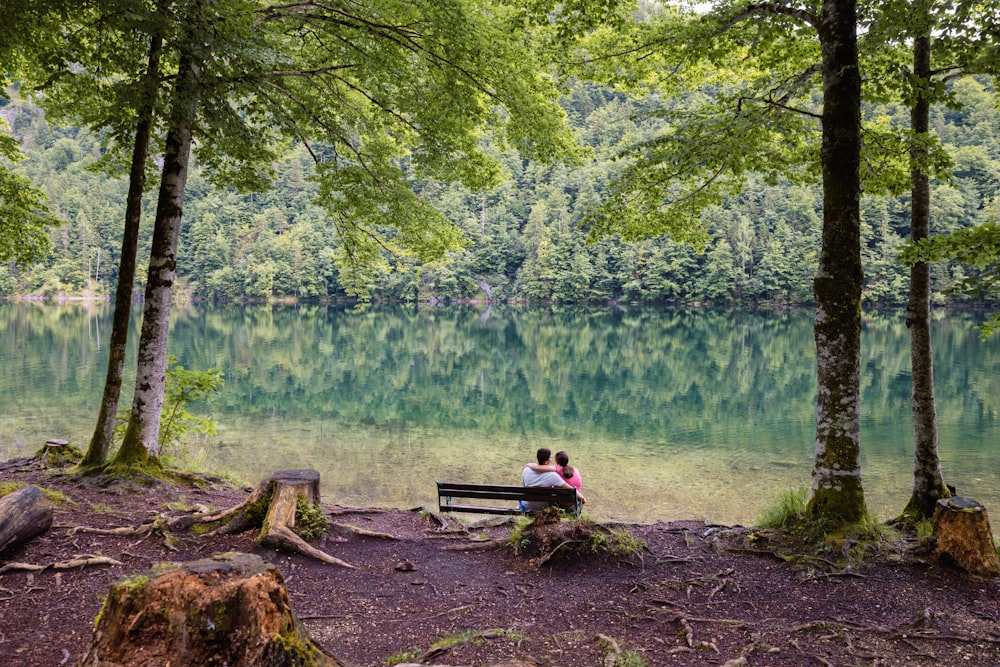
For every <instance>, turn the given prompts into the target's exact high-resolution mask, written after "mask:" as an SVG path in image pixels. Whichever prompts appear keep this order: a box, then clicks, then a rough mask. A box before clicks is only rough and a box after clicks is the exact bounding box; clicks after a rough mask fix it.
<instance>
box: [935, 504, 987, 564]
mask: <svg viewBox="0 0 1000 667" xmlns="http://www.w3.org/2000/svg"><path fill="white" fill-rule="evenodd" d="M932 537H933V540H934V550H935V552H936V553H937V554H938V555H940V556H943V557H944V558H945V559H947V560H949V561H951V562H952V563H954V564H955V565H957V566H958V567H960V568H962V569H963V570H965V571H966V572H971V573H972V574H977V575H980V576H987V577H995V576H997V575H1000V561H998V560H997V548H996V545H995V544H994V543H993V532H992V530H990V519H989V516H987V514H986V508H985V507H983V506H982V505H980V504H979V503H977V502H976V501H975V500H972V499H971V498H945V499H942V500H939V501H938V502H937V504H936V505H935V509H934V532H933V534H932Z"/></svg>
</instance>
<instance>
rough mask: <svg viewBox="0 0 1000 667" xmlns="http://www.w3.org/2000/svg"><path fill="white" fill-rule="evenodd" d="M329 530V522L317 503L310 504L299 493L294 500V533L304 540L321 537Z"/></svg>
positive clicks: (321, 507) (321, 506)
mask: <svg viewBox="0 0 1000 667" xmlns="http://www.w3.org/2000/svg"><path fill="white" fill-rule="evenodd" d="M328 530H330V521H329V519H327V517H326V511H325V510H324V509H323V505H321V504H320V503H319V502H315V503H310V502H309V501H308V500H307V499H306V496H305V494H302V493H300V494H299V497H298V498H296V500H295V532H296V533H298V534H299V535H301V536H302V537H303V538H305V539H307V540H308V539H311V538H313V537H318V536H320V535H323V534H324V533H326V532H327V531H328Z"/></svg>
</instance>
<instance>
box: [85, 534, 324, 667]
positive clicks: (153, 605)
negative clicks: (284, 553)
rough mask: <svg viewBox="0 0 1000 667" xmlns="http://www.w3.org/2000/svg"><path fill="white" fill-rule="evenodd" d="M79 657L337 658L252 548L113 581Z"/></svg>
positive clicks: (113, 664) (276, 662) (236, 661)
mask: <svg viewBox="0 0 1000 667" xmlns="http://www.w3.org/2000/svg"><path fill="white" fill-rule="evenodd" d="M81 664H82V665H93V666H94V667H96V666H97V665H101V666H104V667H118V666H121V667H125V666H127V667H143V666H150V667H152V666H154V665H156V666H161V665H171V666H172V667H203V666H205V665H228V666H229V667H279V666H280V667H284V666H287V665H298V666H301V667H307V666H316V667H321V666H323V667H325V666H333V665H343V663H342V662H340V661H339V660H337V659H336V658H335V657H333V656H332V655H330V654H329V653H327V652H326V651H325V650H324V649H323V648H322V647H321V646H319V645H318V644H316V643H315V642H313V640H312V639H311V638H310V637H309V634H308V632H306V629H305V628H304V627H303V626H302V625H301V623H300V622H299V621H298V619H297V618H296V617H295V613H294V612H293V611H292V607H291V603H290V601H289V598H288V590H287V588H286V587H285V582H284V579H283V578H282V576H281V573H280V572H279V571H278V569H277V568H276V567H275V566H274V565H270V564H265V563H264V562H263V561H262V560H261V559H260V557H259V556H256V555H252V554H241V553H226V554H217V555H216V556H214V557H213V558H210V559H205V560H199V561H194V562H189V563H161V564H160V565H159V566H157V567H155V568H154V569H152V570H151V571H150V572H148V573H147V574H145V575H140V576H135V577H131V578H129V579H126V580H125V581H122V582H120V583H117V584H115V585H114V586H113V587H112V588H111V591H110V592H109V593H108V596H107V598H106V600H105V602H104V608H103V609H102V610H101V614H100V617H99V619H98V623H97V629H96V630H95V632H94V639H93V642H92V644H91V647H90V650H89V651H88V653H87V656H86V657H85V658H84V660H83V662H82V663H81Z"/></svg>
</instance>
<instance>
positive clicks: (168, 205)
mask: <svg viewBox="0 0 1000 667" xmlns="http://www.w3.org/2000/svg"><path fill="white" fill-rule="evenodd" d="M199 70H200V66H199V62H198V61H197V60H196V59H195V58H194V57H192V56H191V55H184V56H182V57H181V61H180V66H179V71H178V75H177V83H176V85H175V88H174V100H173V109H172V112H171V119H170V123H171V125H170V129H169V130H168V132H167V138H166V143H165V146H164V154H163V172H162V177H161V180H160V191H159V196H158V199H157V205H156V221H155V225H154V229H153V244H152V248H151V251H150V257H149V272H148V276H147V282H146V300H145V307H144V309H143V313H142V329H141V332H140V336H139V355H138V356H139V359H138V365H137V367H136V378H135V394H134V396H133V399H132V414H131V416H130V418H129V423H128V428H127V429H126V431H125V438H124V440H123V442H122V446H121V449H119V450H118V454H117V455H116V456H115V460H114V463H115V464H116V465H125V466H135V465H142V464H143V463H145V462H146V461H147V460H148V459H149V458H150V457H152V458H156V457H157V456H158V455H159V433H160V411H161V410H162V408H163V391H164V384H165V382H166V372H167V335H168V333H169V330H170V303H171V298H172V295H173V286H174V280H175V278H176V277H177V239H178V237H179V235H180V228H181V216H182V214H183V210H184V190H185V188H186V185H187V175H188V163H189V161H190V156H191V140H192V129H193V125H194V119H195V114H196V111H197V108H198V97H199V82H198V72H199Z"/></svg>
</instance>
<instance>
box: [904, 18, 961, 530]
mask: <svg viewBox="0 0 1000 667" xmlns="http://www.w3.org/2000/svg"><path fill="white" fill-rule="evenodd" d="M913 74H914V79H915V81H916V85H917V86H918V91H919V92H918V94H917V98H916V100H915V102H914V104H913V107H912V108H911V109H910V128H911V130H912V131H913V134H914V138H915V139H916V141H915V143H914V145H913V148H912V149H911V150H910V162H911V171H910V181H911V193H912V202H911V206H910V238H911V239H913V240H914V241H918V240H920V239H926V238H928V237H929V236H930V231H931V186H930V177H929V175H928V173H927V168H928V164H927V162H928V160H927V157H928V156H927V147H926V143H925V140H926V138H927V135H928V131H929V129H930V109H931V104H930V99H929V97H928V93H927V90H926V88H925V86H928V85H929V84H930V80H931V38H930V37H929V36H922V37H918V38H917V39H915V40H914V45H913ZM906 326H907V327H908V328H909V330H910V369H911V372H912V382H913V394H912V405H913V492H912V493H911V495H910V500H909V502H908V503H907V505H906V508H905V509H904V510H903V518H904V520H905V521H907V522H915V521H919V520H920V519H929V518H931V517H932V516H933V515H934V509H935V506H936V504H937V501H938V500H939V499H941V498H947V497H948V496H950V495H951V494H950V493H949V492H948V488H947V486H945V482H944V474H943V473H942V471H941V459H940V457H939V455H938V428H937V406H936V403H935V400H934V361H933V355H932V349H931V268H930V265H929V264H927V263H926V262H918V263H916V264H914V265H913V268H911V269H910V298H909V302H908V303H907V306H906Z"/></svg>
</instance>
